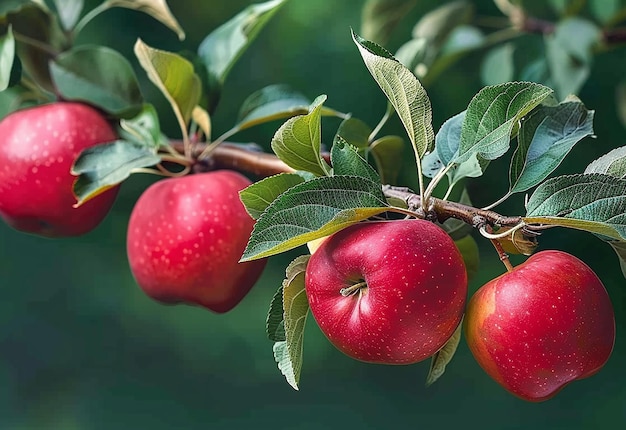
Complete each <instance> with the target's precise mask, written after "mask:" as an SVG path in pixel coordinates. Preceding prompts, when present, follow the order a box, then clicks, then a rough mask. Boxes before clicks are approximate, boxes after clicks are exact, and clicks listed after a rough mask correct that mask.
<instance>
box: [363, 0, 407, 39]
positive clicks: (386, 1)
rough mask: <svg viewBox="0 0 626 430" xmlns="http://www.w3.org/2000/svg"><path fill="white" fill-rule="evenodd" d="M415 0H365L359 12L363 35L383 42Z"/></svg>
mask: <svg viewBox="0 0 626 430" xmlns="http://www.w3.org/2000/svg"><path fill="white" fill-rule="evenodd" d="M416 5H417V0H367V2H365V5H364V6H363V9H362V13H361V33H362V34H363V37H365V38H366V39H369V40H373V41H375V42H377V43H380V44H384V43H386V42H387V41H388V40H389V37H390V36H391V33H392V32H393V30H394V29H395V28H396V26H397V25H398V23H399V22H400V21H401V20H402V18H404V17H405V16H406V14H407V13H408V12H409V11H410V10H411V9H413V8H414V7H415V6H416Z"/></svg>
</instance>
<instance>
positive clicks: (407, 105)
mask: <svg viewBox="0 0 626 430" xmlns="http://www.w3.org/2000/svg"><path fill="white" fill-rule="evenodd" d="M352 38H353V40H354V42H355V43H356V45H357V47H358V48H359V51H360V53H361V56H362V57H363V61H364V62H365V65H366V66H367V69H368V70H369V71H370V73H371V74H372V76H373V77H374V79H375V80H376V82H377V83H378V85H379V86H380V88H381V89H382V90H383V92H384V93H385V95H386V96H387V99H388V100H389V101H390V102H391V104H392V105H393V107H394V109H395V110H396V112H397V113H398V116H399V117H400V120H401V121H402V124H403V125H404V128H405V129H406V131H407V133H408V135H409V139H410V140H411V143H412V144H413V149H414V151H415V155H416V159H417V160H420V159H421V157H422V155H424V154H425V153H426V152H427V151H428V150H429V149H430V147H431V146H432V143H433V139H434V132H433V127H432V110H431V107H430V100H429V99H428V95H427V94H426V90H424V87H422V84H420V82H419V80H418V79H417V78H416V77H415V75H414V74H413V73H411V71H410V70H409V69H407V68H406V67H405V66H404V65H402V63H400V62H399V61H398V60H396V59H395V58H393V56H392V55H391V54H390V53H389V52H388V51H386V50H385V49H384V48H382V47H381V46H378V45H376V44H375V43H372V42H369V41H367V40H365V39H363V38H362V37H360V36H358V35H357V34H355V33H354V32H352Z"/></svg>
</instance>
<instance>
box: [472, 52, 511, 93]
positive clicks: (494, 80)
mask: <svg viewBox="0 0 626 430" xmlns="http://www.w3.org/2000/svg"><path fill="white" fill-rule="evenodd" d="M514 52H515V46H514V45H513V44H512V43H506V44H504V45H500V46H497V47H495V48H493V49H491V50H490V51H489V52H488V53H487V55H485V58H484V59H483V62H482V63H481V65H480V78H481V80H482V82H483V84H484V85H497V84H501V83H503V82H509V81H511V80H513V76H514V74H515V66H514V64H513V53H514Z"/></svg>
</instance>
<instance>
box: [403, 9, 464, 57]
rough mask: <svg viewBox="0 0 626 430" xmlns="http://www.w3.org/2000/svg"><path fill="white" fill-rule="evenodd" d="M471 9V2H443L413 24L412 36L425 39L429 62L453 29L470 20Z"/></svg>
mask: <svg viewBox="0 0 626 430" xmlns="http://www.w3.org/2000/svg"><path fill="white" fill-rule="evenodd" d="M473 9H474V8H473V5H472V4H471V3H469V2H466V1H462V0H461V1H453V2H449V3H445V4H443V5H441V6H439V7H438V8H437V9H434V10H432V11H430V12H428V13H427V14H425V15H424V16H423V17H422V18H421V19H420V20H419V21H418V22H417V24H415V27H413V38H414V39H425V40H426V41H427V46H428V49H429V50H430V52H429V54H428V56H429V57H430V58H428V59H427V60H428V61H429V62H432V60H433V59H434V57H435V56H436V55H437V53H438V52H439V49H440V48H441V46H442V45H443V44H444V42H445V41H446V40H447V39H448V37H449V36H450V34H451V33H452V31H454V29H456V28H457V27H458V26H460V25H463V24H468V23H469V22H470V21H471V19H472V15H473V12H474V11H473Z"/></svg>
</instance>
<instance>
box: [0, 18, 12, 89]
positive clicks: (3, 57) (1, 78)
mask: <svg viewBox="0 0 626 430" xmlns="http://www.w3.org/2000/svg"><path fill="white" fill-rule="evenodd" d="M14 59H15V38H14V37H13V31H12V29H11V26H9V28H8V30H7V32H6V34H4V35H2V36H0V91H4V90H6V89H7V88H8V87H9V83H10V82H11V71H12V70H13V62H14Z"/></svg>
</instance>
